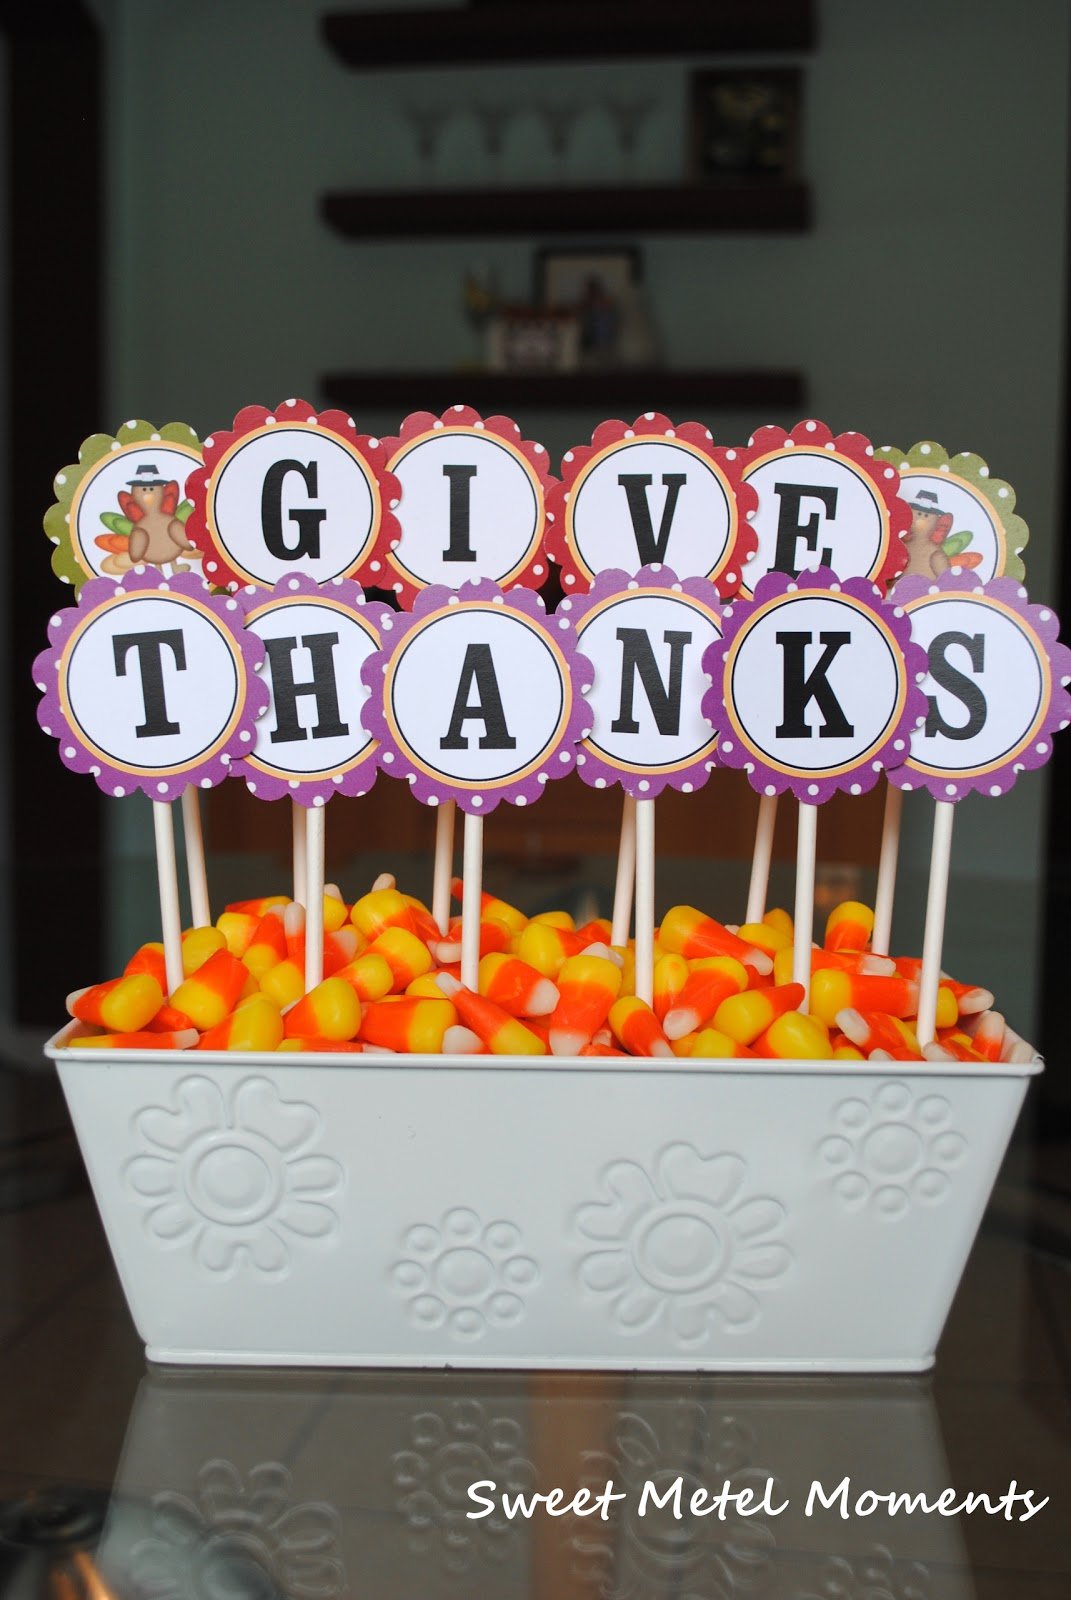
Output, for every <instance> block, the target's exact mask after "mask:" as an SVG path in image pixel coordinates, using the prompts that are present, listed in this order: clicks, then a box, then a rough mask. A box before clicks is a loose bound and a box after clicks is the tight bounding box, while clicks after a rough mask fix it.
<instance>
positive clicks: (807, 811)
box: [792, 800, 818, 1011]
mask: <svg viewBox="0 0 1071 1600" xmlns="http://www.w3.org/2000/svg"><path fill="white" fill-rule="evenodd" d="M817 845H818V807H817V806H811V805H808V804H807V803H806V801H804V800H801V801H800V803H799V807H798V816H797V822H796V903H795V907H794V909H793V913H792V917H793V926H794V928H795V934H794V939H793V945H792V981H793V983H802V985H803V999H802V1001H801V1002H800V1010H801V1011H805V1010H806V1009H807V1002H808V1000H809V999H810V994H811V942H812V940H813V938H814V864H815V852H816V850H817Z"/></svg>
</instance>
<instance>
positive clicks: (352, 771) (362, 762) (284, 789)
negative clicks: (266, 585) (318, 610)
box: [231, 572, 395, 806]
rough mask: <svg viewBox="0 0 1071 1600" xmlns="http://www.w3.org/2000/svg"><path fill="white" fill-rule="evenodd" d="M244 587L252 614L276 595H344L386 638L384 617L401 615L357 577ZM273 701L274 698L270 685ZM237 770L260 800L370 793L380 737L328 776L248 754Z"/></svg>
mask: <svg viewBox="0 0 1071 1600" xmlns="http://www.w3.org/2000/svg"><path fill="white" fill-rule="evenodd" d="M239 592H240V593H241V594H242V595H243V596H246V597H248V600H249V606H248V612H249V614H250V615H252V614H254V613H255V612H257V611H263V610H265V609H266V608H268V607H270V606H271V604H272V602H273V601H276V602H277V601H280V600H284V599H290V598H292V599H299V598H301V597H302V596H305V595H308V596H310V597H315V598H316V599H319V600H340V601H342V603H343V604H344V605H346V606H348V607H349V608H350V609H351V610H352V611H359V612H360V613H361V615H362V616H363V617H364V618H365V619H366V621H368V622H369V623H371V625H372V627H373V629H374V630H375V634H376V638H377V639H378V640H379V641H380V642H382V638H383V618H384V617H392V616H394V615H395V613H394V611H393V610H392V608H391V607H390V606H388V605H384V604H383V602H382V601H379V600H368V599H366V598H365V592H364V590H363V589H362V588H361V585H360V584H359V583H356V582H355V581H354V580H353V579H352V578H332V579H330V580H329V581H328V582H327V583H317V582H316V580H315V579H314V578H310V577H309V576H308V575H307V574H306V573H304V572H294V573H291V575H290V576H289V577H288V578H283V579H281V580H280V582H279V583H277V584H276V585H275V587H274V589H269V590H265V589H261V588H258V587H257V585H256V584H248V585H247V586H246V587H245V588H243V589H242V590H240V591H239ZM253 637H254V638H255V637H256V635H253ZM265 686H266V687H267V685H265ZM268 704H269V705H270V704H271V691H270V689H269V690H268ZM362 726H363V723H362ZM231 770H232V776H233V777H235V778H241V779H242V780H243V781H244V783H245V786H246V788H247V789H248V790H249V792H250V794H252V795H255V796H256V798H257V799H258V800H269V801H271V800H284V799H290V800H295V801H296V802H297V803H298V805H302V806H324V805H326V804H327V802H328V801H329V800H330V799H331V797H332V795H336V794H345V795H349V796H351V798H356V797H359V796H360V795H364V794H367V793H368V791H369V789H371V787H372V785H373V784H374V783H375V781H376V778H377V777H378V776H379V768H378V766H377V764H376V745H375V743H372V744H370V745H369V746H368V748H367V750H365V751H364V752H363V753H362V754H361V756H360V758H359V759H358V760H356V761H354V762H352V763H351V764H350V765H349V766H347V767H345V768H344V769H343V770H341V771H340V772H336V773H332V774H330V775H329V776H328V777H318V778H296V779H295V778H279V777H276V776H275V775H274V774H272V773H270V772H265V771H264V770H263V769H262V768H260V767H255V766H253V765H252V763H251V761H250V760H248V759H245V760H243V761H241V762H236V763H235V764H234V766H233V768H232V769H231ZM251 774H252V775H251Z"/></svg>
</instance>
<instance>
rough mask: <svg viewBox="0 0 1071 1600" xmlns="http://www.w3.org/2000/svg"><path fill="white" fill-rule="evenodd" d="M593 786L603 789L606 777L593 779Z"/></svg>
mask: <svg viewBox="0 0 1071 1600" xmlns="http://www.w3.org/2000/svg"><path fill="white" fill-rule="evenodd" d="M595 787H596V789H605V788H606V779H605V778H596V779H595Z"/></svg>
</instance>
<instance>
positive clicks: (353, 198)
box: [320, 183, 811, 239]
mask: <svg viewBox="0 0 1071 1600" xmlns="http://www.w3.org/2000/svg"><path fill="white" fill-rule="evenodd" d="M320 210H321V214H322V216H323V218H324V220H325V221H326V222H327V223H329V224H330V226H331V227H333V228H335V229H337V231H338V232H339V233H341V234H343V235H344V236H345V237H346V238H348V239H402V238H410V239H413V238H432V237H439V238H450V237H454V238H460V237H464V236H469V237H472V236H482V237H488V238H490V237H492V236H497V235H501V234H558V233H568V234H575V233H585V234H588V235H592V234H600V233H627V234H629V235H632V236H636V235H641V234H647V233H723V232H734V233H749V232H763V233H768V232H780V233H798V232H801V231H803V230H804V229H806V228H808V227H809V226H810V222H811V196H810V190H809V189H808V187H807V185H806V184H805V183H783V184H780V183H771V184H759V183H750V184H743V183H741V184H724V185H718V186H717V187H715V186H710V187H701V186H699V185H692V186H680V187H676V186H671V185H669V184H659V185H652V186H649V187H646V188H626V187H624V186H622V187H620V188H614V187H611V186H609V185H606V186H603V187H601V188H593V189H556V188H539V189H535V188H532V189H428V190H416V189H413V190H389V191H384V190H379V189H368V190H364V191H356V190H350V191H345V192H335V193H331V194H325V195H322V196H321V198H320Z"/></svg>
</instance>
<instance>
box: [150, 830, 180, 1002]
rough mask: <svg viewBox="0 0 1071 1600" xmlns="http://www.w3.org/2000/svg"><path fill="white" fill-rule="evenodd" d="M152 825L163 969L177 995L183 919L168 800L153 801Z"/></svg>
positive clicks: (173, 833) (168, 988)
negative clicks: (154, 842) (162, 938)
mask: <svg viewBox="0 0 1071 1600" xmlns="http://www.w3.org/2000/svg"><path fill="white" fill-rule="evenodd" d="M152 825H153V832H154V834H155V835H156V878H157V882H158V883H159V885H160V924H161V927H162V929H163V935H164V971H165V972H166V974H167V992H168V994H174V992H175V990H176V989H177V988H178V986H179V984H180V983H181V982H182V978H183V972H182V918H181V916H180V915H179V887H178V862H177V861H176V859H175V819H174V816H173V815H172V812H171V806H170V803H169V802H168V801H166V800H154V801H153V803H152Z"/></svg>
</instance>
